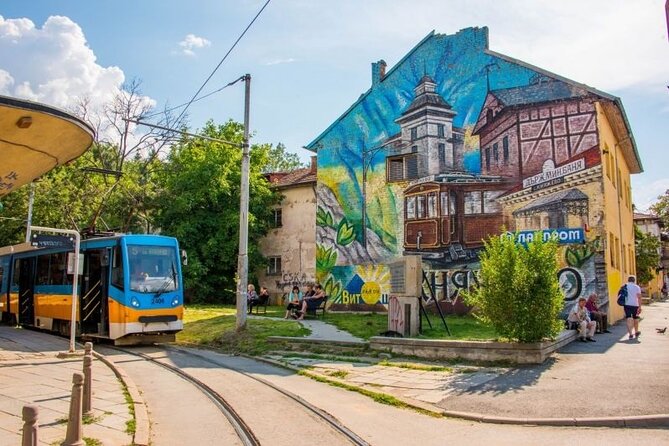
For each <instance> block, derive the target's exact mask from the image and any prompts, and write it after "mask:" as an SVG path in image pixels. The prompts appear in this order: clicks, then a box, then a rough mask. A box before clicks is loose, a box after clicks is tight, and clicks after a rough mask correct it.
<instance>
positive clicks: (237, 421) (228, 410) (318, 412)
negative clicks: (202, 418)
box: [107, 345, 369, 446]
mask: <svg viewBox="0 0 669 446" xmlns="http://www.w3.org/2000/svg"><path fill="white" fill-rule="evenodd" d="M107 348H110V349H113V350H116V351H118V352H121V353H124V354H129V355H133V356H136V357H141V358H142V359H144V360H146V361H149V362H151V363H154V364H156V365H159V366H161V367H163V368H165V369H166V370H169V371H170V372H172V373H175V374H177V375H178V376H180V377H181V378H183V379H184V380H186V381H188V382H190V383H191V384H193V385H194V386H196V387H197V388H198V389H199V390H201V391H202V392H203V393H204V394H205V395H207V397H208V398H209V399H211V400H212V401H213V402H214V404H215V405H216V406H217V407H219V409H220V410H221V411H222V412H223V413H224V415H225V416H226V418H227V419H228V420H230V422H231V424H232V426H233V428H234V429H235V431H236V432H237V434H238V435H239V437H240V440H241V441H242V442H243V443H244V444H245V445H246V444H248V445H259V444H261V443H260V441H259V440H258V439H257V437H256V436H255V435H254V434H253V432H252V431H251V429H250V428H249V426H248V425H247V424H246V423H245V422H244V420H243V419H242V417H241V416H239V414H238V413H237V412H236V411H235V410H234V408H233V407H232V406H231V405H230V404H229V403H228V402H227V401H226V400H225V398H223V397H222V396H221V395H220V393H218V392H217V391H215V390H214V389H212V388H211V387H210V386H209V385H207V384H205V383H204V382H203V381H202V380H200V379H198V378H195V377H194V376H193V375H192V374H190V373H187V372H185V371H183V370H181V369H180V368H179V367H176V366H174V365H171V364H166V363H164V362H162V361H159V360H158V359H156V358H154V357H152V356H150V355H147V354H145V353H141V352H137V351H133V350H131V349H127V348H120V347H108V346H107ZM160 348H161V349H164V350H166V351H172V352H176V353H179V354H182V355H186V356H189V357H191V358H197V360H198V361H202V362H204V363H206V364H208V365H210V366H215V367H216V368H221V369H226V370H228V371H230V372H234V373H236V374H239V375H242V376H243V377H245V378H248V379H251V380H253V381H255V382H257V383H260V384H262V385H263V386H264V387H267V388H269V389H271V390H272V391H274V392H277V393H279V394H281V395H283V396H284V397H286V398H288V399H290V400H291V401H293V402H294V403H297V404H298V405H299V406H300V407H302V408H303V409H304V410H305V411H308V412H309V413H311V414H312V415H313V416H315V417H316V418H318V419H319V420H321V421H323V422H324V423H325V424H326V425H327V426H329V427H330V428H331V429H332V430H333V431H335V432H336V433H338V434H339V435H341V436H343V437H344V438H345V439H346V440H347V441H348V442H350V443H351V444H354V445H356V446H369V443H367V441H365V440H364V439H363V438H361V437H360V436H358V435H357V434H356V433H355V432H353V431H352V430H350V429H349V428H347V427H346V426H345V425H344V424H342V423H341V422H340V421H339V420H337V418H335V417H334V416H332V415H331V414H329V413H328V412H326V411H324V410H322V409H320V408H318V407H317V406H315V405H313V404H311V403H309V402H308V401H306V400H305V399H304V398H302V397H300V396H299V395H297V394H295V393H293V392H290V391H288V390H286V389H284V388H281V387H280V386H277V385H276V384H274V383H272V382H270V381H268V380H266V379H263V378H260V377H258V376H254V375H253V374H252V373H249V372H247V371H244V370H241V369H239V368H236V367H233V366H230V365H229V364H224V363H223V362H221V361H217V360H214V359H211V358H209V357H206V356H204V355H202V354H198V353H196V352H193V351H191V350H190V349H184V348H180V347H173V346H165V345H163V346H161V347H160Z"/></svg>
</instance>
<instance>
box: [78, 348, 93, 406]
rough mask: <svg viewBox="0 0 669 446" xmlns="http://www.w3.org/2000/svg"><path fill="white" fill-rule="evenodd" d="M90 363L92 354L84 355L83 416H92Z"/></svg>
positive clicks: (91, 371) (91, 363)
mask: <svg viewBox="0 0 669 446" xmlns="http://www.w3.org/2000/svg"><path fill="white" fill-rule="evenodd" d="M92 365H93V356H92V355H84V390H83V395H84V401H83V402H82V404H81V406H82V410H83V415H84V416H85V417H91V416H93V406H92V404H91V398H92V396H93V389H92V388H91V386H92V384H93V378H92V373H93V370H92Z"/></svg>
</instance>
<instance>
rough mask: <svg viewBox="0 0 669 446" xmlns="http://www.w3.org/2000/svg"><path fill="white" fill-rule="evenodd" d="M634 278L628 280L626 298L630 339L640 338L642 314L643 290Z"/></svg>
mask: <svg viewBox="0 0 669 446" xmlns="http://www.w3.org/2000/svg"><path fill="white" fill-rule="evenodd" d="M634 282H636V278H635V277H634V276H629V278H628V279H627V285H626V286H627V297H626V298H625V306H624V307H623V308H624V309H625V318H626V319H625V321H626V322H627V333H628V334H629V339H634V338H635V337H637V338H638V337H639V335H640V334H641V332H640V331H639V315H640V314H641V288H639V285H637V284H636V283H634Z"/></svg>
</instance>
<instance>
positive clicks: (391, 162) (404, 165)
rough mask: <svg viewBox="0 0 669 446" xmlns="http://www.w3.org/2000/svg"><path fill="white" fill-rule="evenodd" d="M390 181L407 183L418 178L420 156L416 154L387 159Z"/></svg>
mask: <svg viewBox="0 0 669 446" xmlns="http://www.w3.org/2000/svg"><path fill="white" fill-rule="evenodd" d="M386 169H387V172H388V181H389V182H393V181H405V180H412V179H415V178H418V156H417V155H416V154H411V155H403V156H397V157H393V158H388V159H387V166H386Z"/></svg>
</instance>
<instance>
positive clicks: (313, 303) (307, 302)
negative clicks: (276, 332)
mask: <svg viewBox="0 0 669 446" xmlns="http://www.w3.org/2000/svg"><path fill="white" fill-rule="evenodd" d="M307 294H309V292H307ZM307 294H305V295H304V299H302V308H301V309H300V311H299V312H298V318H297V319H298V320H302V319H304V315H305V314H307V309H309V310H312V309H313V310H315V309H316V308H318V306H319V305H320V304H322V303H323V301H324V300H325V291H323V288H321V285H320V284H316V288H315V290H314V294H313V295H310V296H307Z"/></svg>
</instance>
